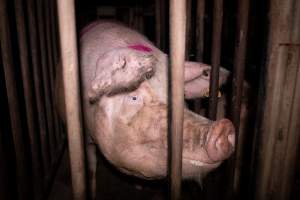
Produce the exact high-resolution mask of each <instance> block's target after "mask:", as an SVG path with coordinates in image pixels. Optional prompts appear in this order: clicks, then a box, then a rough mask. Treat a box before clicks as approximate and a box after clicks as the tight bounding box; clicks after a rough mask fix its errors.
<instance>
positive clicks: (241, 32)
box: [231, 0, 249, 198]
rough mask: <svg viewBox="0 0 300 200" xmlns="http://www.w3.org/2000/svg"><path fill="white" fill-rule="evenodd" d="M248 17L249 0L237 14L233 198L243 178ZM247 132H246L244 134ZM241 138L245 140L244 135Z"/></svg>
mask: <svg viewBox="0 0 300 200" xmlns="http://www.w3.org/2000/svg"><path fill="white" fill-rule="evenodd" d="M248 16H249V0H240V1H238V14H237V28H236V39H235V55H234V68H233V80H232V98H231V99H232V102H231V118H232V121H233V124H234V126H235V130H236V139H235V146H236V147H237V150H236V151H235V152H234V155H233V157H232V161H233V163H234V165H235V167H233V168H232V170H233V173H232V179H231V181H232V190H233V191H232V192H233V194H232V195H233V198H237V197H238V196H239V191H240V189H239V187H240V176H241V166H242V160H241V153H242V146H241V145H242V144H241V142H242V141H243V140H241V141H240V142H238V141H239V140H238V138H239V135H240V134H242V133H239V124H240V115H241V103H242V98H243V86H244V84H243V83H244V73H245V59H246V46H247V32H248ZM245 133H246V132H245V131H244V132H243V134H245ZM241 138H244V136H243V135H242V136H241Z"/></svg>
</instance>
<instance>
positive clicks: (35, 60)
mask: <svg viewBox="0 0 300 200" xmlns="http://www.w3.org/2000/svg"><path fill="white" fill-rule="evenodd" d="M27 15H28V25H29V34H30V37H29V40H30V51H31V52H30V53H31V63H32V71H33V82H34V90H35V98H36V108H37V115H38V116H37V119H38V125H39V133H40V143H41V150H42V152H41V153H42V159H43V170H44V173H45V172H47V171H48V170H49V168H50V164H49V163H50V158H49V157H50V155H49V146H48V141H47V128H46V127H47V126H46V116H45V108H44V105H43V101H44V100H43V89H42V79H41V72H40V59H39V58H40V56H39V50H38V43H37V42H38V41H37V38H38V36H37V30H36V27H37V26H36V21H35V19H36V16H35V6H34V1H33V0H28V1H27Z"/></svg>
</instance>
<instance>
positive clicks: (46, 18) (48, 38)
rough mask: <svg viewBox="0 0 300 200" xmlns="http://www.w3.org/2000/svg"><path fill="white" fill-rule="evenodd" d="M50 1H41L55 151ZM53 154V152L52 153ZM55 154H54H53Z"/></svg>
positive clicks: (55, 125) (56, 128) (55, 132)
mask: <svg viewBox="0 0 300 200" xmlns="http://www.w3.org/2000/svg"><path fill="white" fill-rule="evenodd" d="M49 2H50V1H42V3H43V4H42V8H43V9H42V10H43V11H44V21H45V29H44V30H45V34H46V46H47V60H48V67H47V69H48V70H47V72H48V81H49V86H50V91H49V95H50V96H49V99H50V104H51V105H50V106H51V115H52V123H53V124H52V127H53V128H54V129H53V130H52V131H51V132H50V137H51V140H50V142H51V141H52V142H53V145H52V146H53V147H54V150H56V149H57V138H56V135H57V132H58V124H57V123H56V118H55V113H54V62H53V51H52V44H51V43H52V41H51V33H52V32H51V28H50V19H51V16H50V5H49ZM54 152H55V151H54ZM55 154H56V153H55ZM54 160H55V159H54Z"/></svg>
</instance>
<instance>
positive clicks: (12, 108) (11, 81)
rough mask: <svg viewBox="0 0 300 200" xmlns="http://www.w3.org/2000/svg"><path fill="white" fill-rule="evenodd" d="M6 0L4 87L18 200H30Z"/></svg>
mask: <svg viewBox="0 0 300 200" xmlns="http://www.w3.org/2000/svg"><path fill="white" fill-rule="evenodd" d="M7 10H8V9H7V5H6V0H0V41H1V42H0V46H1V53H2V55H1V56H2V62H3V71H4V78H5V85H6V94H7V98H8V107H9V114H10V123H11V131H12V136H13V142H14V150H15V156H16V179H17V181H16V182H17V192H18V194H17V196H18V199H30V193H31V190H30V187H29V186H30V182H31V179H30V178H29V176H28V174H29V169H28V158H27V157H26V153H25V152H26V148H25V144H24V140H23V134H24V132H23V131H22V128H23V127H22V123H21V117H20V111H21V109H20V104H19V98H18V92H17V81H16V77H15V75H16V73H15V70H14V69H15V66H14V62H13V61H14V59H13V55H12V53H13V52H12V44H11V41H12V40H11V33H10V29H9V20H8V15H7Z"/></svg>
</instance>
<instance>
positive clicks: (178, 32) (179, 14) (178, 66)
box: [169, 0, 186, 200]
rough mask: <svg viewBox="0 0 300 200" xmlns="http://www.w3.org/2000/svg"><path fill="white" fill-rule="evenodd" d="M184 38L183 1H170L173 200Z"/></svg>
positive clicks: (176, 194)
mask: <svg viewBox="0 0 300 200" xmlns="http://www.w3.org/2000/svg"><path fill="white" fill-rule="evenodd" d="M185 39H186V1H184V0H171V1H170V65H171V68H170V69H171V80H170V84H171V91H170V95H169V97H170V98H171V99H170V100H171V110H170V112H169V113H171V115H170V117H171V120H170V122H171V126H170V128H171V130H170V131H171V132H170V133H171V146H170V147H171V151H170V154H171V155H170V158H171V159H170V164H171V166H170V176H171V177H170V178H171V185H170V187H171V191H170V192H171V194H170V197H171V199H172V200H178V199H180V190H181V175H182V171H181V170H182V132H183V107H184V97H183V96H184V90H183V84H184V76H183V73H184V68H183V66H184V60H185V59H184V58H185Z"/></svg>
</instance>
